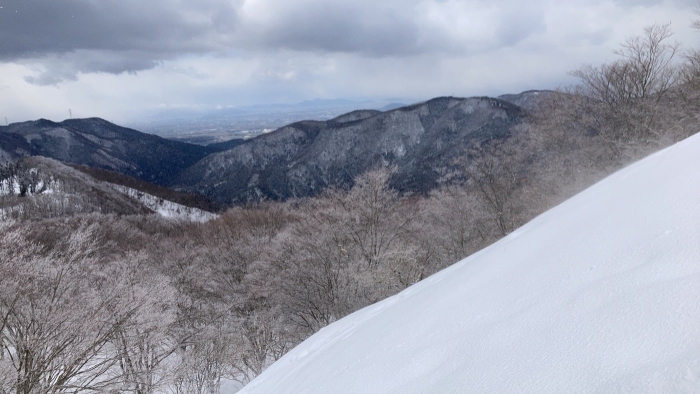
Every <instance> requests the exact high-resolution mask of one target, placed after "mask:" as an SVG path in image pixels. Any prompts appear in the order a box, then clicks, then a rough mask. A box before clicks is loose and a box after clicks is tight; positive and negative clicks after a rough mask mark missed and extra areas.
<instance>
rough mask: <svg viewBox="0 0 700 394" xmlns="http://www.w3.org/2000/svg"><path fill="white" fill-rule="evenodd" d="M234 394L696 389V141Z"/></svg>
mask: <svg viewBox="0 0 700 394" xmlns="http://www.w3.org/2000/svg"><path fill="white" fill-rule="evenodd" d="M241 392H242V393H335V394H338V393H471V392H483V393H583V392H585V393H592V392H601V393H610V392H625V393H646V392H649V393H662V392H664V393H667V392H696V393H697V392H700V135H696V136H694V137H691V138H689V139H688V140H686V141H683V142H681V143H679V144H676V145H674V146H672V147H670V148H668V149H666V150H664V151H662V152H659V153H657V154H654V155H652V156H650V157H648V158H646V159H644V160H642V161H641V162H638V163H636V164H634V165H632V166H630V167H627V168H625V169H623V170H621V171H619V172H617V173H616V174H614V175H612V176H610V177H608V178H607V179H605V180H603V181H602V182H600V183H598V184H596V185H595V186H593V187H591V188H590V189H588V190H586V191H584V192H583V193H581V194H579V195H577V196H576V197H574V198H572V199H570V200H568V201H566V202H565V203H563V204H561V205H560V206H558V207H556V208H554V209H552V210H550V211H548V212H546V213H544V214H542V215H540V216H539V217H537V218H536V219H534V220H533V221H531V222H530V223H528V224H527V225H525V226H523V227H522V228H520V229H519V230H517V231H516V232H515V233H513V234H511V235H509V236H508V237H506V238H505V239H503V240H501V241H500V242H497V243H495V244H494V245H492V246H491V247H489V248H486V249H484V250H483V251H481V252H479V253H477V254H475V255H473V256H471V257H469V258H467V259H465V260H462V261H461V262H459V263H457V264H455V265H453V266H452V267H450V268H448V269H446V270H444V271H441V272H439V273H437V274H435V275H433V276H432V277H430V278H428V279H426V280H424V281H422V282H420V283H418V284H416V285H414V286H412V287H410V288H408V289H406V290H405V291H403V292H401V293H400V294H398V295H396V296H394V297H392V298H389V299H387V300H384V301H382V302H379V303H377V304H375V305H372V306H369V307H367V308H365V309H362V310H360V311H358V312H356V313H354V314H352V315H350V316H348V317H346V318H344V319H342V320H340V321H338V322H336V323H334V324H331V325H330V326H328V327H326V328H325V329H323V330H321V331H320V332H318V333H317V334H316V335H314V336H312V337H311V338H309V339H308V340H306V341H305V342H303V343H302V344H300V345H299V346H297V347H296V348H295V349H293V350H292V351H291V352H289V353H288V354H287V355H285V356H284V357H283V358H281V359H280V360H279V361H277V362H276V363H275V364H273V365H272V366H271V367H270V368H268V369H267V370H266V371H265V372H264V373H263V374H261V375H260V376H259V377H258V378H257V379H255V380H254V381H253V382H251V383H250V384H249V385H248V386H247V387H246V388H244V389H243V391H241Z"/></svg>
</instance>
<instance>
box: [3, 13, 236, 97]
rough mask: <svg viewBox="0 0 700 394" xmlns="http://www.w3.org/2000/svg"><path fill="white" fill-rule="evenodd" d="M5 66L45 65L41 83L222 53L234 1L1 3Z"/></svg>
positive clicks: (232, 25)
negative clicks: (8, 63) (180, 58)
mask: <svg viewBox="0 0 700 394" xmlns="http://www.w3.org/2000/svg"><path fill="white" fill-rule="evenodd" d="M0 7H2V8H0V62H2V61H4V62H21V63H31V62H35V63H40V64H42V65H43V66H44V67H45V68H47V71H46V72H44V73H42V74H40V75H38V76H32V77H28V78H27V80H28V81H30V82H32V83H38V84H55V83H59V82H61V81H62V80H71V79H75V76H76V75H77V74H78V73H80V72H109V73H117V74H118V73H121V72H134V71H140V70H144V69H148V68H152V67H154V66H155V65H157V64H158V63H159V62H160V61H162V60H167V59H171V58H174V57H177V56H180V55H182V54H187V53H204V52H209V51H216V50H222V49H224V48H226V47H227V45H228V43H227V40H228V39H229V38H230V36H231V35H230V33H231V32H232V31H233V29H234V28H235V24H236V23H237V21H236V20H237V6H236V3H232V2H231V1H230V0H199V1H197V2H188V1H185V0H149V1H142V0H100V1H90V0H64V1H60V2H59V1H54V0H0Z"/></svg>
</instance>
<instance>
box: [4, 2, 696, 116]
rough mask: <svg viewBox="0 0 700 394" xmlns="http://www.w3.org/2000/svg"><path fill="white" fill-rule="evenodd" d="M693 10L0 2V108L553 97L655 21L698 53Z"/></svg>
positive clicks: (616, 5)
mask: <svg viewBox="0 0 700 394" xmlns="http://www.w3.org/2000/svg"><path fill="white" fill-rule="evenodd" d="M693 4H695V0H617V1H612V0H592V1H588V0H569V1H566V2H553V1H551V0H533V1H530V2H523V1H520V0H499V1H493V0H491V1H488V0H384V1H381V2H377V1H375V0H372V1H370V0H295V1H289V0H198V1H185V0H149V1H143V0H62V1H60V2H58V1H54V0H0V7H1V8H0V86H4V88H3V89H2V90H0V108H2V107H3V106H5V107H9V106H10V104H9V99H8V98H7V97H8V95H7V92H12V93H13V94H15V95H16V97H17V98H18V97H25V96H26V97H32V95H34V94H37V92H38V91H42V92H44V95H45V96H47V97H48V96H52V97H54V99H57V100H59V101H62V103H64V104H65V102H66V101H71V100H75V101H79V103H77V104H79V105H85V106H87V107H90V104H89V103H90V102H93V103H97V102H100V100H96V99H95V96H99V97H103V98H104V101H105V102H109V101H110V100H112V101H113V102H114V100H116V99H117V98H119V97H121V96H119V95H117V94H116V93H114V92H121V91H124V90H125V89H126V90H130V92H131V93H130V94H132V95H135V96H137V97H138V99H132V100H131V101H132V102H134V103H135V102H140V104H141V106H143V105H152V106H154V105H161V104H164V103H163V102H162V101H168V102H177V103H178V104H177V105H189V104H192V105H198V104H206V105H228V104H239V103H244V102H246V101H248V102H250V101H255V100H257V101H258V102H260V101H280V100H296V99H298V100H303V99H308V98H314V97H340V96H345V97H360V96H371V95H374V96H385V97H386V96H403V97H426V98H427V97H429V96H430V95H438V94H464V93H465V92H467V93H468V92H473V94H492V93H497V92H501V91H503V90H511V89H516V90H517V89H519V88H522V87H525V88H530V87H539V88H551V87H555V86H551V85H552V84H556V83H560V82H561V81H562V80H565V79H566V77H565V75H566V70H570V69H571V68H572V67H575V66H576V65H578V64H580V63H581V62H590V63H597V62H600V61H603V60H605V59H607V58H608V57H609V56H610V53H611V50H612V49H613V48H614V47H615V45H616V43H617V42H620V41H621V40H623V39H624V38H625V37H626V36H629V35H633V34H637V33H639V32H640V31H641V29H642V28H643V27H644V26H645V25H648V24H651V23H654V22H669V21H672V22H673V23H674V25H673V27H674V29H675V30H677V31H678V32H679V36H680V38H681V40H682V41H686V39H687V38H689V39H690V41H693V40H695V42H697V38H695V37H693V36H692V35H690V34H689V33H688V32H687V31H688V29H687V25H688V24H689V21H690V17H691V13H690V10H691V8H692V5H693ZM686 44H688V43H686ZM690 44H691V45H692V44H693V43H692V42H691V43H690ZM548 75H549V77H548ZM111 76H117V77H118V78H113V77H111ZM116 81H120V82H116ZM88 82H89V83H100V84H101V86H102V87H103V88H106V89H105V91H103V92H102V93H95V92H94V86H89V85H87V83H88ZM174 83H177V84H178V85H177V86H172V85H171V84H174ZM541 84H549V85H550V86H542V85H541ZM29 86H34V87H35V88H30V87H29ZM42 87H43V88H42ZM145 87H149V88H150V89H157V90H158V91H159V92H163V93H162V94H161V93H155V92H151V91H148V92H143V89H145ZM57 88H58V89H59V90H60V92H58V93H60V94H57V92H56V89H57ZM41 89H44V90H41ZM46 89H53V90H46ZM447 90H455V91H454V92H453V91H447ZM106 91H109V92H110V93H107V92H106ZM81 92H82V93H81ZM88 92H90V93H89V94H88ZM187 92H189V93H187ZM124 96H129V93H127V92H126V91H125V92H124ZM161 96H163V97H161ZM81 97H84V98H81ZM110 97H111V99H110ZM193 97H197V98H198V100H199V103H194V102H192V100H193ZM30 101H31V100H30ZM156 101H161V102H160V103H157V104H156V103H155V102H156ZM215 101H216V103H215ZM35 102H36V101H35ZM166 104H167V103H166ZM27 105H29V104H27ZM94 105H95V104H93V108H97V107H95V106H94ZM168 105H170V104H168ZM172 105H175V104H172ZM14 106H17V104H14ZM64 106H65V105H64ZM125 106H126V105H125V104H122V103H119V104H118V105H115V104H113V107H125ZM114 111H116V110H114Z"/></svg>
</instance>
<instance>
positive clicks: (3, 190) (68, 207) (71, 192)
mask: <svg viewBox="0 0 700 394" xmlns="http://www.w3.org/2000/svg"><path fill="white" fill-rule="evenodd" d="M200 207H203V208H204V209H200ZM209 208H210V206H209V205H207V201H206V200H204V199H202V198H197V197H196V196H190V195H183V194H182V193H177V192H173V191H172V190H169V189H166V188H163V187H158V186H154V185H151V184H149V183H146V182H143V181H139V180H136V179H133V178H129V177H127V176H126V175H122V174H119V173H114V172H108V171H106V170H98V169H94V168H90V167H85V166H75V168H73V167H70V166H67V165H65V164H64V163H61V162H59V161H57V160H54V159H50V158H47V157H41V156H34V157H27V158H23V159H21V160H19V161H17V162H15V163H9V164H6V165H0V219H2V220H6V219H15V220H17V219H19V220H26V219H32V220H40V219H47V218H57V217H68V216H74V215H81V214H89V213H102V214H116V215H139V214H140V215H143V214H159V215H161V216H165V217H169V218H178V219H186V220H196V221H205V220H209V219H212V218H214V217H216V216H217V215H215V214H213V213H211V212H209V211H207V209H209Z"/></svg>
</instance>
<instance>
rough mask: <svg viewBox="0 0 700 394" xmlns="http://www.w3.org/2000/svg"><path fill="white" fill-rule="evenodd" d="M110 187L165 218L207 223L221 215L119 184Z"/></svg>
mask: <svg viewBox="0 0 700 394" xmlns="http://www.w3.org/2000/svg"><path fill="white" fill-rule="evenodd" d="M109 185H110V186H112V187H113V188H114V189H116V190H118V191H119V192H121V193H123V194H126V195H127V196H129V197H131V198H133V199H136V200H138V201H139V202H140V203H141V204H143V205H144V206H145V207H146V208H148V209H150V210H152V211H154V212H156V213H157V214H158V215H160V216H162V217H165V218H171V219H182V220H189V221H197V222H206V221H208V220H211V219H215V218H217V217H219V215H217V214H215V213H211V212H207V211H203V210H201V209H199V208H192V207H188V206H185V205H181V204H178V203H175V202H172V201H168V200H164V199H162V198H159V197H156V196H154V195H151V194H148V193H144V192H142V191H139V190H136V189H132V188H130V187H126V186H122V185H117V184H109Z"/></svg>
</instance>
